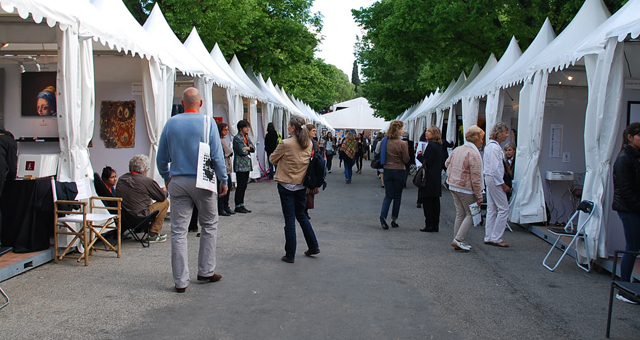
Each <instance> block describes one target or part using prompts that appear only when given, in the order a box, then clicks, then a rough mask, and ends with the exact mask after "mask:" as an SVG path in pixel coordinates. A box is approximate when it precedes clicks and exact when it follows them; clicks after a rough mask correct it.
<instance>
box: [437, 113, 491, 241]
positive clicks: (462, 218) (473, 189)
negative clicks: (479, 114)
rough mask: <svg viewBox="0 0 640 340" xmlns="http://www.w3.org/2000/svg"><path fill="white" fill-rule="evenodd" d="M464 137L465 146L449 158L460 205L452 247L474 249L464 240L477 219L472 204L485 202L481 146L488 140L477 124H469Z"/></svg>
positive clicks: (453, 193) (451, 188) (449, 176)
mask: <svg viewBox="0 0 640 340" xmlns="http://www.w3.org/2000/svg"><path fill="white" fill-rule="evenodd" d="M464 138H465V139H466V140H467V141H466V142H465V143H464V145H462V146H459V147H457V148H455V149H453V152H451V156H449V158H448V159H447V162H446V163H445V166H446V167H447V184H449V191H450V192H451V196H453V203H454V204H455V206H456V221H455V224H454V227H453V241H452V242H451V246H452V247H453V248H455V249H456V250H462V251H470V250H471V246H470V245H468V244H466V243H464V242H463V241H464V238H465V236H466V235H467V232H468V231H469V229H471V226H473V219H472V217H471V209H470V208H469V205H471V204H473V203H477V204H478V207H480V204H482V190H483V189H484V182H483V181H482V157H480V151H478V148H479V147H480V146H481V145H482V141H484V131H483V130H482V129H481V128H479V127H478V126H477V125H473V126H471V127H469V129H468V130H467V133H465V135H464Z"/></svg>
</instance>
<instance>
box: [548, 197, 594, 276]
mask: <svg viewBox="0 0 640 340" xmlns="http://www.w3.org/2000/svg"><path fill="white" fill-rule="evenodd" d="M595 209H596V204H595V203H593V202H592V201H588V200H584V201H582V202H580V205H578V209H577V210H576V212H575V213H573V215H572V216H571V218H570V219H569V221H567V224H566V225H565V226H564V228H549V232H550V233H551V234H553V235H556V236H557V238H556V241H555V242H554V243H553V245H552V246H551V249H549V252H548V253H547V256H545V257H544V260H542V265H543V266H545V268H547V269H549V270H550V271H554V270H555V269H556V268H557V267H558V265H559V264H560V262H561V261H562V259H563V258H564V257H565V255H567V253H568V252H569V249H571V246H575V245H577V243H576V241H577V240H578V239H582V241H583V242H584V245H585V247H586V250H587V254H589V242H587V233H586V232H585V226H586V225H587V222H589V220H590V219H591V216H593V212H594V211H595ZM580 214H588V216H587V218H585V219H584V220H583V222H582V223H581V224H579V225H578V218H579V216H580ZM562 237H569V238H571V241H570V242H569V244H567V246H565V247H564V251H563V252H562V256H560V258H559V259H558V262H556V264H555V265H554V266H553V267H551V266H550V265H548V264H547V260H548V259H549V255H551V253H552V252H553V250H554V249H555V248H556V246H557V244H558V243H559V242H560V239H561V238H562ZM560 250H562V249H560ZM576 264H577V265H578V267H580V268H581V269H583V270H584V271H586V272H589V271H591V259H587V264H586V266H585V265H582V264H581V263H580V262H579V261H578V256H576Z"/></svg>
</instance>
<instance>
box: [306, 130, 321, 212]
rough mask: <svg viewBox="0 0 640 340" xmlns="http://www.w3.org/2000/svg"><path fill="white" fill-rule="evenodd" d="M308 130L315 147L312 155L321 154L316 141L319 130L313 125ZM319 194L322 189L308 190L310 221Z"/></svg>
mask: <svg viewBox="0 0 640 340" xmlns="http://www.w3.org/2000/svg"><path fill="white" fill-rule="evenodd" d="M307 130H308V131H309V136H310V137H311V144H312V145H313V149H312V150H313V151H312V155H313V154H315V153H318V152H321V151H320V148H319V147H318V142H316V140H315V139H314V138H316V137H317V136H318V129H317V128H316V126H315V125H313V124H307ZM319 192H320V188H315V189H307V197H306V199H305V207H304V214H305V215H307V218H308V219H311V216H309V209H315V196H316V194H317V193H319Z"/></svg>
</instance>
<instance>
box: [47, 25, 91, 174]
mask: <svg viewBox="0 0 640 340" xmlns="http://www.w3.org/2000/svg"><path fill="white" fill-rule="evenodd" d="M58 46H59V57H58V69H59V70H66V71H67V73H66V74H63V73H62V72H58V76H57V85H58V88H57V92H58V94H57V98H56V100H57V103H58V131H59V135H60V163H59V164H58V180H59V181H62V182H76V181H79V180H81V179H83V178H85V177H86V176H90V175H93V167H92V166H91V160H90V158H89V148H88V145H89V142H90V141H91V138H92V137H93V121H94V109H95V89H94V86H95V85H94V78H93V47H92V44H91V41H90V40H88V39H81V38H80V37H79V35H78V30H77V27H69V28H68V29H67V30H65V31H62V32H61V31H58Z"/></svg>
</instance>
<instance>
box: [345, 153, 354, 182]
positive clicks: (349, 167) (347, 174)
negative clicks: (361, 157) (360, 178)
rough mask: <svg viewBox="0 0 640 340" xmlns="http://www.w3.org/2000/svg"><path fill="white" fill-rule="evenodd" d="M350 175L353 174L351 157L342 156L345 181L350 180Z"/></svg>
mask: <svg viewBox="0 0 640 340" xmlns="http://www.w3.org/2000/svg"><path fill="white" fill-rule="evenodd" d="M352 175H353V158H349V157H345V158H344V178H345V179H346V180H347V181H350V180H351V176H352Z"/></svg>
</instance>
